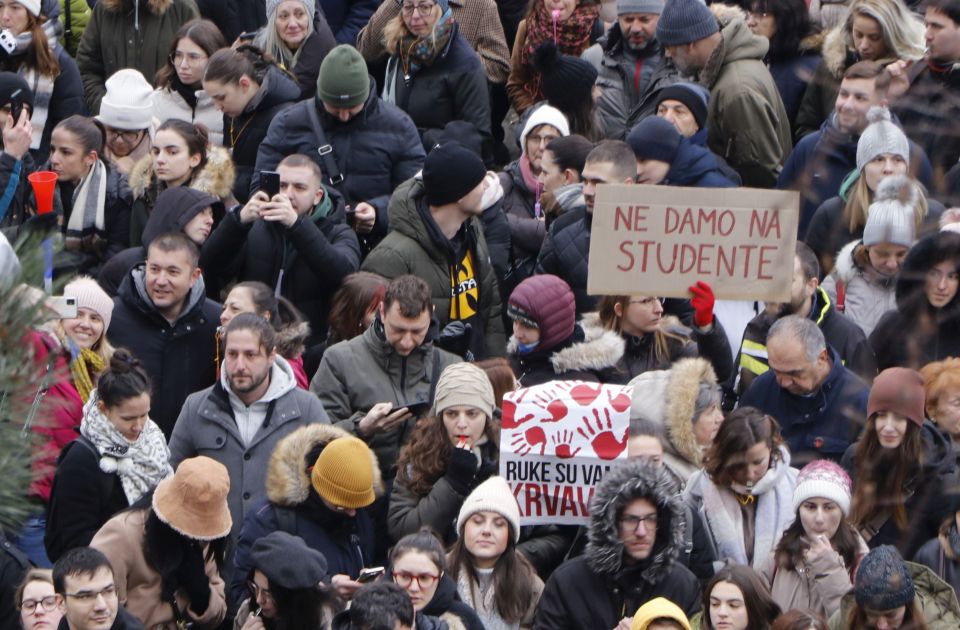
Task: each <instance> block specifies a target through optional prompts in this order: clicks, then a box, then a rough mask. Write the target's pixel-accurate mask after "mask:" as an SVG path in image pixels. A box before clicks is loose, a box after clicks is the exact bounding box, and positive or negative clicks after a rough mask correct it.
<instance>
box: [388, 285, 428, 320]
mask: <svg viewBox="0 0 960 630" xmlns="http://www.w3.org/2000/svg"><path fill="white" fill-rule="evenodd" d="M431 295H432V294H431V291H430V285H428V284H427V283H426V282H425V281H424V280H423V278H420V277H418V276H412V275H405V276H400V277H398V278H394V279H393V280H391V281H390V284H388V285H387V290H386V291H385V292H384V295H383V311H384V312H386V311H388V310H390V307H391V306H393V303H394V302H397V303H398V304H399V305H400V314H401V315H403V316H404V317H407V318H410V317H419V315H420V314H421V313H422V312H424V311H426V310H430V309H432V308H433V302H432V301H431V300H430V298H431Z"/></svg>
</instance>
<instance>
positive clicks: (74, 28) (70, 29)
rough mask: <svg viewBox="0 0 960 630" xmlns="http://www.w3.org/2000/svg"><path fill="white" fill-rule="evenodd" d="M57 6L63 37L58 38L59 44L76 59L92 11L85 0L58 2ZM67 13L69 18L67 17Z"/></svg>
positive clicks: (63, 0) (62, 0)
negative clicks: (58, 7) (58, 5)
mask: <svg viewBox="0 0 960 630" xmlns="http://www.w3.org/2000/svg"><path fill="white" fill-rule="evenodd" d="M59 4H60V21H61V22H63V36H62V37H61V38H60V43H61V44H62V45H63V47H64V48H65V49H66V50H67V53H69V54H70V56H71V57H76V56H77V48H78V47H79V46H80V39H81V38H82V37H83V31H84V29H86V28H87V24H88V23H89V22H90V16H91V15H93V9H91V8H90V5H89V4H87V2H86V0H59ZM68 11H69V13H70V14H69V16H68V15H67V12H68ZM47 17H50V16H47Z"/></svg>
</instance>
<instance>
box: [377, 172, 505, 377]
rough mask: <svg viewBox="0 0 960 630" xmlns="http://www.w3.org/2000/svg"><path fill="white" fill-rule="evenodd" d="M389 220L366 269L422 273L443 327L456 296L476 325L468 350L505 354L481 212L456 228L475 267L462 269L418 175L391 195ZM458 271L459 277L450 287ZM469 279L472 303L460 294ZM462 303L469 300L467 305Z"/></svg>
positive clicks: (396, 273)
mask: <svg viewBox="0 0 960 630" xmlns="http://www.w3.org/2000/svg"><path fill="white" fill-rule="evenodd" d="M390 225H391V232H390V234H388V235H387V236H386V238H384V239H383V240H382V241H381V242H380V244H379V245H377V247H376V248H374V250H373V251H372V252H370V254H369V255H368V256H367V259H366V260H365V261H364V262H363V266H362V268H363V270H364V271H372V272H373V273H378V274H380V275H381V276H383V277H385V278H396V277H398V276H401V275H404V274H413V275H415V276H419V277H420V278H423V279H424V280H425V281H426V282H427V284H429V285H430V290H431V294H432V296H433V305H434V313H435V314H436V316H437V318H438V319H439V320H440V328H441V329H442V328H443V327H445V326H446V325H447V324H449V323H450V322H451V321H453V318H451V315H450V312H451V301H452V300H451V295H453V299H455V300H456V306H457V312H458V313H459V317H458V318H457V319H459V320H463V321H469V322H470V323H471V324H472V328H473V331H472V335H473V336H472V340H471V342H470V349H471V350H472V351H473V354H474V356H476V357H477V358H484V357H488V356H490V357H496V356H502V355H503V348H504V345H505V343H506V339H505V336H504V330H503V319H502V318H501V316H500V309H501V303H500V292H499V289H498V288H497V279H496V276H495V274H494V272H493V265H492V264H491V263H490V254H489V251H488V250H487V241H486V238H485V237H484V234H483V228H482V226H481V224H480V219H479V217H470V218H469V219H467V220H466V221H464V223H463V226H462V227H461V228H460V231H459V232H458V237H459V238H461V239H463V242H464V245H465V247H467V248H469V251H470V254H471V258H472V263H473V269H472V270H469V269H468V270H465V269H464V268H463V266H462V265H461V264H460V263H461V257H460V255H457V254H456V253H453V252H452V247H451V245H450V241H448V240H447V239H446V237H445V236H444V235H443V233H442V232H440V230H439V228H438V227H437V226H436V223H435V222H434V221H433V218H432V216H430V210H429V208H427V207H426V199H425V189H424V185H423V181H422V180H421V179H420V178H417V177H414V178H412V179H410V180H408V181H407V182H405V183H404V184H401V185H400V187H398V188H397V190H396V192H395V193H394V194H393V197H391V199H390ZM471 271H472V277H471V274H470V272H471ZM454 274H456V276H457V277H458V279H459V280H460V281H459V282H458V283H457V286H456V287H455V288H451V286H450V283H451V278H452V277H454ZM471 282H472V284H473V286H475V287H476V298H475V299H476V302H472V299H474V298H471V297H470V296H469V295H462V294H461V291H463V292H466V291H467V290H469V288H470V287H469V286H468V285H469V284H470V283H471ZM464 302H467V306H466V307H464V306H463V303H464ZM463 308H466V309H468V310H462V309H463Z"/></svg>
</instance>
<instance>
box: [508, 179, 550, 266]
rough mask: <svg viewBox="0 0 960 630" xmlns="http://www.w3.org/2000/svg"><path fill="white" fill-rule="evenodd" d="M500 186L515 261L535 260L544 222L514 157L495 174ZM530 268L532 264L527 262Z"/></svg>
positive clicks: (541, 243) (542, 234)
mask: <svg viewBox="0 0 960 630" xmlns="http://www.w3.org/2000/svg"><path fill="white" fill-rule="evenodd" d="M497 176H498V177H499V178H500V185H501V186H503V212H504V214H506V215H507V221H509V222H510V242H511V244H512V245H513V257H514V259H515V260H519V259H523V258H532V259H533V260H536V257H537V254H539V253H540V247H541V246H542V245H543V239H544V237H545V236H546V228H545V223H544V221H542V220H540V219H537V218H536V216H535V211H534V204H535V203H536V201H537V198H536V191H532V190H529V189H528V188H527V185H526V183H525V182H524V181H523V175H521V174H520V163H519V161H518V160H514V161H513V162H510V164H507V166H505V167H504V169H503V170H502V171H500V172H499V173H497ZM531 268H532V265H531Z"/></svg>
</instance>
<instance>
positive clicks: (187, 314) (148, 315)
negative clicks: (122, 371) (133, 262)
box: [107, 265, 221, 438]
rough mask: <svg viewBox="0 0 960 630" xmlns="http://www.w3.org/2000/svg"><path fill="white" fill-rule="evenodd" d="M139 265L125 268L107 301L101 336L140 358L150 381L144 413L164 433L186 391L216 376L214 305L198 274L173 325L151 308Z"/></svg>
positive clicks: (216, 311) (217, 315)
mask: <svg viewBox="0 0 960 630" xmlns="http://www.w3.org/2000/svg"><path fill="white" fill-rule="evenodd" d="M143 276H144V265H138V266H136V267H134V268H133V269H131V270H130V272H129V273H128V274H127V275H126V277H125V278H124V279H123V282H122V283H121V284H120V290H119V291H118V292H117V297H116V298H114V300H113V304H114V306H113V318H112V320H111V322H110V328H109V329H108V330H107V337H109V339H110V341H111V343H113V344H115V345H116V346H117V347H123V348H128V349H129V350H130V351H131V352H133V354H134V355H135V356H136V357H137V358H138V359H140V362H141V363H142V365H143V368H144V369H145V370H146V371H147V374H149V375H150V379H151V381H152V382H153V397H152V398H151V400H152V407H151V409H150V417H151V419H153V421H154V422H156V423H157V425H158V426H159V427H160V428H161V429H162V430H163V434H164V435H166V436H167V438H169V437H170V434H171V433H172V432H173V425H174V423H175V422H176V420H177V415H178V414H179V413H180V408H181V407H182V406H183V403H184V401H185V400H186V399H187V396H188V395H190V394H191V393H193V392H196V391H199V390H201V389H203V388H205V387H209V386H210V385H213V383H214V382H215V381H216V362H215V361H216V343H217V342H216V332H217V327H218V326H219V325H220V310H221V308H220V305H219V304H217V303H216V302H214V301H213V300H208V299H207V298H206V293H205V291H204V284H203V279H202V278H200V279H198V280H197V282H196V283H195V284H194V285H193V289H191V291H190V293H189V294H188V296H187V298H186V302H185V304H184V306H183V310H182V311H181V313H180V317H178V318H177V321H175V322H174V323H173V324H171V323H170V322H168V321H167V320H166V318H164V316H163V315H161V314H160V312H159V311H157V309H156V307H154V305H153V302H152V301H151V300H150V297H149V296H148V295H147V292H146V288H145V286H144V280H143Z"/></svg>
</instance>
